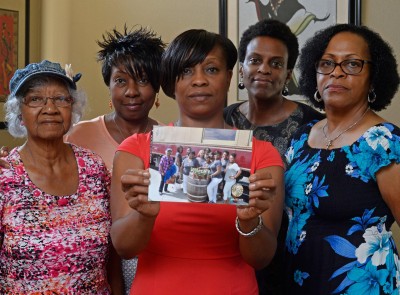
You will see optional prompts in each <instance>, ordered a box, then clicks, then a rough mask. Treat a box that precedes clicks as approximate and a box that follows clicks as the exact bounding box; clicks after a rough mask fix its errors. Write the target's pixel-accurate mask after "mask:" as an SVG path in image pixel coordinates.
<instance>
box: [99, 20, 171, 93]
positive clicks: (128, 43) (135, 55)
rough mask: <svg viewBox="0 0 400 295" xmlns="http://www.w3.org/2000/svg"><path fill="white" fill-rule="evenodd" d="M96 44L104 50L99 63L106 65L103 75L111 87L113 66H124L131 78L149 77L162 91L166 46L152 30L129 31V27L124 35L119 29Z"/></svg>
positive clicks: (155, 87) (153, 84)
mask: <svg viewBox="0 0 400 295" xmlns="http://www.w3.org/2000/svg"><path fill="white" fill-rule="evenodd" d="M102 37H103V41H96V42H97V44H98V45H99V46H100V47H101V48H102V49H101V50H100V51H99V52H98V53H97V61H101V62H102V68H101V73H102V75H103V80H104V83H106V85H107V86H110V78H111V69H112V67H113V66H114V67H117V66H123V67H125V69H126V70H127V72H128V73H129V75H130V76H132V77H135V78H137V77H139V78H142V77H143V75H144V74H146V78H147V79H149V81H150V84H151V86H152V87H153V89H154V90H155V91H159V89H160V79H159V77H160V64H161V55H162V53H163V52H164V47H165V43H164V42H163V41H162V40H161V38H160V37H157V36H156V34H155V33H154V32H153V31H151V30H148V29H144V28H139V29H137V30H134V31H128V29H127V27H126V25H125V26H124V31H123V32H122V33H120V32H118V31H117V30H116V29H115V28H114V29H113V30H112V31H111V32H106V34H105V35H103V36H102Z"/></svg>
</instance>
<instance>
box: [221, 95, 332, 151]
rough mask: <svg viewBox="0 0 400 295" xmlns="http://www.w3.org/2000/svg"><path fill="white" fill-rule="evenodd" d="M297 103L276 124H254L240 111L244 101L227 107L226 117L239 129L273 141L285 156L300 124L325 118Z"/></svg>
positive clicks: (229, 122) (226, 119)
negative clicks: (283, 118)
mask: <svg viewBox="0 0 400 295" xmlns="http://www.w3.org/2000/svg"><path fill="white" fill-rule="evenodd" d="M295 103H296V104H298V107H297V108H296V109H295V110H294V111H293V112H292V113H291V114H290V116H289V117H288V118H287V119H286V120H284V121H282V122H280V123H278V124H275V125H270V126H255V125H253V124H252V123H251V122H250V121H249V120H247V118H246V116H245V115H244V114H242V113H241V112H240V110H239V107H240V105H241V104H242V103H236V104H232V105H230V106H228V107H226V108H225V110H224V119H225V122H226V123H228V124H229V125H231V126H233V127H235V128H237V129H245V130H246V129H247V130H253V136H254V137H255V138H257V139H259V140H263V141H269V142H271V143H272V144H273V145H274V147H275V148H276V149H277V150H278V152H279V153H280V154H281V155H282V157H283V155H284V154H285V152H286V150H287V148H288V145H289V142H290V138H291V137H292V135H293V134H294V133H295V132H296V131H297V129H298V128H299V127H300V126H302V125H304V124H307V123H309V122H311V121H312V120H321V119H323V118H324V115H323V114H321V113H320V112H318V111H316V110H314V109H313V108H311V107H309V106H308V105H305V104H303V103H298V102H295Z"/></svg>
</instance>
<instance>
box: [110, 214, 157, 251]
mask: <svg viewBox="0 0 400 295" xmlns="http://www.w3.org/2000/svg"><path fill="white" fill-rule="evenodd" d="M155 220H156V219H155V217H146V216H143V215H141V214H139V213H138V212H131V213H129V214H127V215H126V216H124V217H122V218H120V219H118V220H116V221H114V222H113V224H112V226H111V239H112V242H113V245H114V248H115V250H116V251H117V253H118V255H119V256H121V257H122V258H124V259H131V258H133V257H135V256H136V255H138V254H139V253H140V252H141V251H142V250H143V249H144V248H145V247H146V246H147V244H148V242H149V240H150V237H151V233H152V231H153V227H154V223H155Z"/></svg>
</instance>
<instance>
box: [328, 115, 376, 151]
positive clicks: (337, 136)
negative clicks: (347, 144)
mask: <svg viewBox="0 0 400 295" xmlns="http://www.w3.org/2000/svg"><path fill="white" fill-rule="evenodd" d="M368 111H369V107H368V108H367V109H366V110H365V112H364V113H363V114H362V115H361V117H360V118H359V119H358V120H357V121H355V122H354V123H353V124H351V125H350V126H349V127H347V128H346V129H345V130H343V131H342V132H340V133H339V134H338V135H336V136H335V138H332V139H330V138H329V137H328V135H327V134H326V132H325V128H326V127H327V126H328V119H327V120H326V123H325V125H324V127H322V132H323V133H324V137H325V142H326V143H325V145H326V149H327V150H328V149H329V148H330V147H331V146H332V144H333V142H334V141H335V140H336V139H338V138H339V137H340V136H342V135H343V134H344V133H346V132H347V131H349V130H350V129H351V128H353V127H354V126H356V125H357V124H358V123H359V122H360V121H361V120H362V118H364V116H365V115H366V114H367V112H368Z"/></svg>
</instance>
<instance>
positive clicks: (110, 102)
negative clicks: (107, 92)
mask: <svg viewBox="0 0 400 295" xmlns="http://www.w3.org/2000/svg"><path fill="white" fill-rule="evenodd" d="M108 107H109V108H110V110H112V109H113V104H112V100H111V99H110V101H109V102H108Z"/></svg>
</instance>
